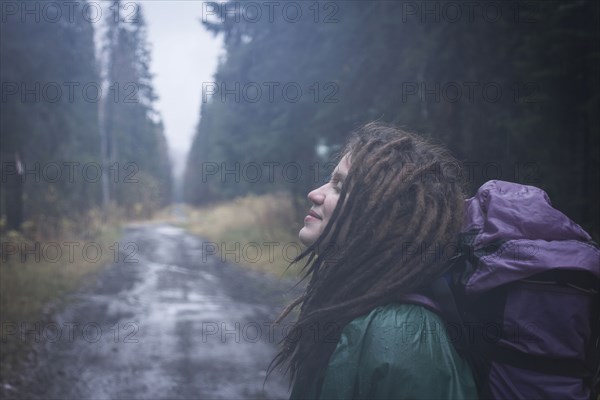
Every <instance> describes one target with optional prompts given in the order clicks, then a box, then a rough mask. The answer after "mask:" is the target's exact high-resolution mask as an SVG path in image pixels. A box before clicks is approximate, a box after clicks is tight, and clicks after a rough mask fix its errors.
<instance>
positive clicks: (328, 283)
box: [269, 123, 464, 380]
mask: <svg viewBox="0 0 600 400" xmlns="http://www.w3.org/2000/svg"><path fill="white" fill-rule="evenodd" d="M343 155H348V156H349V159H350V169H349V171H348V176H347V178H346V179H345V183H344V185H343V188H342V191H341V193H340V197H339V200H338V203H337V206H336V208H335V210H334V212H333V214H332V216H331V220H330V221H329V223H328V224H327V226H326V227H325V229H324V231H323V233H322V234H321V235H320V237H319V239H318V240H316V241H315V242H314V243H313V244H311V245H310V246H309V247H308V248H307V249H306V250H304V251H303V252H302V253H301V254H300V255H299V256H298V257H297V258H296V260H294V263H297V262H299V261H301V260H305V262H306V263H305V265H304V272H305V276H304V277H305V278H308V279H309V283H308V286H307V288H306V290H305V292H304V294H303V295H302V296H301V297H300V298H298V299H296V300H295V301H294V302H292V303H291V304H290V305H289V306H288V307H287V308H286V309H285V310H284V312H283V313H282V315H281V316H280V318H279V321H281V320H282V319H283V318H285V316H286V315H288V314H289V313H290V312H291V310H293V309H294V308H296V307H297V306H300V313H299V316H298V319H297V321H296V323H295V324H294V329H293V330H291V331H289V332H288V334H287V336H286V337H285V338H284V340H283V341H282V343H283V346H282V347H281V350H280V351H279V353H278V354H277V356H276V357H275V359H274V360H273V361H272V362H271V365H270V366H269V372H272V371H273V369H274V368H276V367H278V366H280V365H286V366H287V368H286V371H289V372H290V373H291V379H292V380H293V379H294V378H295V377H296V375H297V372H298V371H299V368H300V367H302V369H303V371H304V372H305V373H306V374H307V375H306V376H308V377H309V379H311V378H310V377H314V376H315V374H316V371H318V370H319V369H321V368H324V367H326V365H327V362H328V360H329V358H330V356H331V354H332V352H333V350H334V349H335V346H336V344H337V342H338V340H339V338H340V334H341V329H342V328H343V327H344V326H345V325H346V324H348V323H349V322H351V321H352V320H353V319H355V318H357V317H359V316H361V315H364V314H366V313H368V312H369V311H371V310H372V309H373V308H375V307H377V306H380V305H385V304H389V303H392V302H394V301H395V300H396V299H398V297H399V296H401V295H403V294H406V293H410V292H412V291H415V290H416V289H418V288H419V287H421V286H423V285H425V284H427V283H429V282H431V281H432V280H433V279H434V278H436V277H437V276H439V275H440V274H441V273H443V268H444V266H445V264H446V262H445V261H446V260H447V259H448V258H450V257H451V256H452V255H453V253H454V252H455V250H456V247H455V246H454V245H453V243H455V240H456V236H457V234H458V232H459V229H460V224H461V221H462V212H463V200H464V196H463V190H462V183H461V180H460V176H461V174H460V169H459V168H458V163H457V161H456V160H455V159H454V158H453V157H452V156H450V155H449V154H448V153H447V152H446V151H444V150H443V149H441V148H439V147H436V146H434V145H432V144H430V143H428V142H426V141H425V140H424V139H422V138H420V137H418V136H416V135H413V134H410V133H407V132H404V131H402V130H399V129H397V128H394V127H390V126H386V125H383V124H380V123H370V124H367V125H365V126H364V127H362V128H360V129H359V130H358V131H357V132H355V133H354V135H353V136H352V138H351V139H350V141H349V142H348V144H347V145H346V147H345V149H344V151H343V152H342V154H341V156H343ZM325 240H326V242H325Z"/></svg>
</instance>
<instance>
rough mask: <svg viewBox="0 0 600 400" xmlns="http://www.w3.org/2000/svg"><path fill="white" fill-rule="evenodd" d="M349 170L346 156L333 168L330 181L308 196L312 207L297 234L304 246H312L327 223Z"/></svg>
mask: <svg viewBox="0 0 600 400" xmlns="http://www.w3.org/2000/svg"><path fill="white" fill-rule="evenodd" d="M349 169H350V161H349V158H348V155H347V154H346V155H345V156H344V157H343V158H342V159H341V160H340V162H339V164H338V165H337V166H336V167H335V169H334V171H333V174H332V175H331V180H330V181H329V182H327V183H326V184H324V185H323V186H321V187H319V188H317V189H315V190H313V191H312V192H310V193H309V194H308V199H309V200H310V201H311V203H312V204H313V205H312V207H311V209H310V211H309V213H308V215H307V216H306V217H305V218H304V227H303V228H302V229H300V233H299V234H298V237H299V238H300V241H301V242H302V243H303V244H304V245H305V246H310V245H311V244H313V243H314V242H315V241H316V240H317V239H318V238H319V236H321V233H322V232H323V230H324V229H325V227H326V226H327V223H329V219H330V218H331V215H332V214H333V210H335V206H336V205H337V202H338V198H339V196H340V192H341V191H342V185H343V183H344V179H346V176H347V175H348V170H349Z"/></svg>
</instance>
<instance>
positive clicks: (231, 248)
mask: <svg viewBox="0 0 600 400" xmlns="http://www.w3.org/2000/svg"><path fill="white" fill-rule="evenodd" d="M185 213H186V214H187V218H186V220H185V222H183V223H181V225H182V226H183V227H184V228H186V229H187V230H188V231H190V232H191V233H193V234H196V235H198V236H201V237H202V238H204V239H205V241H204V245H203V249H204V250H205V251H207V252H209V253H212V254H214V255H216V256H217V257H220V258H221V259H222V260H224V261H227V262H232V263H239V264H241V265H244V266H247V267H250V268H253V269H256V270H259V271H263V272H268V273H271V274H274V275H276V276H296V275H297V273H298V271H299V269H300V268H299V267H296V268H290V269H288V268H287V267H288V265H289V263H290V261H291V260H292V259H293V258H294V257H295V256H297V255H298V254H299V253H300V251H301V250H302V245H301V244H300V242H299V241H298V236H297V233H298V230H299V229H300V224H299V222H298V220H297V217H296V211H295V208H294V205H293V201H292V198H291V196H290V195H289V194H287V193H276V194H265V195H260V196H257V195H248V196H245V197H239V198H237V199H234V200H230V201H226V202H222V203H219V204H216V205H209V206H205V207H200V208H192V207H187V208H186V209H185Z"/></svg>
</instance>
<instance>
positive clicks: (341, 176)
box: [331, 170, 346, 182]
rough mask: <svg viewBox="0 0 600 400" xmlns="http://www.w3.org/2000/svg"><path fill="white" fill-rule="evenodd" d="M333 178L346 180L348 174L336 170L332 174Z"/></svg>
mask: <svg viewBox="0 0 600 400" xmlns="http://www.w3.org/2000/svg"><path fill="white" fill-rule="evenodd" d="M331 179H337V180H338V181H342V182H343V181H344V179H346V175H342V174H341V173H340V171H337V170H336V171H334V173H333V175H331Z"/></svg>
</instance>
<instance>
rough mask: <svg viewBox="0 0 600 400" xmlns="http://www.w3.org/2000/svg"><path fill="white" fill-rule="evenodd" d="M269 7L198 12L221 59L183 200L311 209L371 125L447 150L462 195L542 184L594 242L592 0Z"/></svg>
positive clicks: (598, 189)
mask: <svg viewBox="0 0 600 400" xmlns="http://www.w3.org/2000/svg"><path fill="white" fill-rule="evenodd" d="M276 3H277V4H276V5H272V6H271V7H270V8H268V7H257V6H256V4H257V3H255V2H235V3H234V4H233V5H231V6H229V7H227V6H226V5H225V4H222V3H215V4H212V5H211V6H210V7H209V6H205V9H204V10H203V24H204V25H205V27H206V28H208V29H210V30H211V31H212V32H214V33H215V34H217V35H223V36H224V38H225V47H226V55H225V57H223V59H222V60H221V62H220V64H219V68H218V70H217V73H216V75H215V77H214V81H213V82H207V83H205V84H204V85H203V89H202V96H203V98H202V108H201V111H200V117H199V121H200V122H199V124H198V128H197V132H196V136H195V138H194V142H193V145H192V148H191V150H190V153H189V156H188V160H187V169H186V174H185V177H184V181H183V187H184V188H185V191H184V199H185V201H186V202H188V203H191V204H195V205H201V204H208V203H213V202H218V201H221V200H224V199H231V198H235V197H237V196H242V195H244V194H247V193H267V192H273V191H285V192H291V193H292V194H293V195H294V196H295V198H299V199H301V200H302V199H304V196H305V193H307V191H308V189H309V188H310V187H314V186H317V183H318V181H319V180H320V179H322V178H323V176H324V175H325V174H326V171H327V169H328V168H327V167H328V166H329V167H330V166H331V163H329V158H328V157H329V156H330V155H331V154H332V153H334V152H335V149H337V148H338V147H339V146H340V145H341V144H342V143H343V142H344V140H345V139H346V138H347V137H348V135H349V134H350V132H351V131H352V130H353V129H355V128H357V127H358V126H360V125H362V124H364V123H366V122H368V121H372V120H378V121H382V122H387V123H392V124H395V125H398V126H401V127H403V128H405V129H407V130H412V131H416V132H418V133H421V134H423V135H426V136H428V137H430V138H432V139H433V140H434V141H436V142H439V143H441V144H443V145H446V146H448V147H450V149H451V150H452V152H453V153H454V154H455V155H456V156H457V157H458V158H459V159H460V160H461V161H462V162H463V167H464V174H466V178H467V181H468V185H469V194H472V193H473V192H474V190H475V189H477V187H479V186H480V185H481V184H482V183H483V182H485V181H487V180H489V179H502V180H507V181H515V182H520V183H524V184H530V185H535V186H539V187H542V188H543V189H544V190H546V191H547V193H548V194H549V196H550V198H551V199H552V201H553V205H554V206H555V207H557V208H559V209H561V210H562V211H563V212H565V213H566V214H567V215H569V216H570V217H571V218H572V219H574V220H575V221H577V222H578V223H580V224H581V225H582V226H583V227H584V228H586V229H587V230H588V231H590V232H591V233H592V235H593V236H594V237H595V238H596V239H597V238H598V234H599V232H600V214H599V213H600V211H599V208H598V207H597V204H599V201H600V185H598V182H600V176H599V173H600V172H599V168H598V165H599V157H600V135H599V134H598V133H599V115H598V111H597V110H598V109H600V107H599V106H600V103H599V99H600V97H599V96H600V87H599V77H600V76H599V74H598V61H599V57H600V48H599V46H600V40H599V39H600V28H599V27H600V24H599V5H598V3H597V2H594V1H585V0H576V1H569V2H564V1H560V2H556V1H543V2H539V1H533V2H530V1H529V2H521V1H516V2H513V1H509V2H458V3H456V2H447V3H446V2H403V1H397V2H396V1H338V2H329V1H325V2H276ZM301 200H300V201H301Z"/></svg>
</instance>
